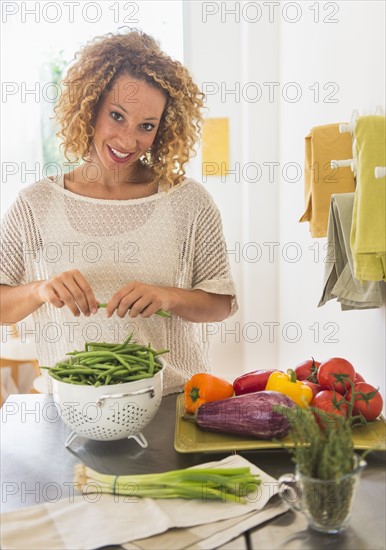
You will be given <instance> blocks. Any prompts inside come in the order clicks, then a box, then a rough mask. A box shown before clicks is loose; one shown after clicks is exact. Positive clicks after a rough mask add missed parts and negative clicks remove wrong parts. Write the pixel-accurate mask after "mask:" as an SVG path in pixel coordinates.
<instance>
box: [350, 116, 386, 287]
mask: <svg viewBox="0 0 386 550" xmlns="http://www.w3.org/2000/svg"><path fill="white" fill-rule="evenodd" d="M355 139H356V151H357V188H356V192H355V200H354V211H353V220H352V227H351V237H350V241H351V250H352V254H353V261H354V274H355V277H356V278H357V279H359V280H360V281H381V280H385V279H386V178H385V177H383V178H379V179H376V178H375V175H374V168H375V167H376V166H386V117H384V116H377V115H373V116H363V117H359V118H358V120H357V123H356V126H355Z"/></svg>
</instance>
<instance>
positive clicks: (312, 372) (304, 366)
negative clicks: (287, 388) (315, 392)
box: [294, 357, 320, 384]
mask: <svg viewBox="0 0 386 550" xmlns="http://www.w3.org/2000/svg"><path fill="white" fill-rule="evenodd" d="M319 365H320V363H319V361H315V359H314V358H313V357H312V358H311V359H307V361H303V363H299V365H298V366H297V367H295V368H294V371H295V373H296V378H297V379H298V380H309V381H310V382H314V383H315V384H316V382H317V381H318V380H317V371H318V368H319Z"/></svg>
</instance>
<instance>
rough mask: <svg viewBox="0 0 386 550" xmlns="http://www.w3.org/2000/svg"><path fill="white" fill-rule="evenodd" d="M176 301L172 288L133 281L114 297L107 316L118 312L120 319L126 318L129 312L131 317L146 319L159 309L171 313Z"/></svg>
mask: <svg viewBox="0 0 386 550" xmlns="http://www.w3.org/2000/svg"><path fill="white" fill-rule="evenodd" d="M176 301H177V299H176V296H175V295H174V294H173V289H172V288H164V287H160V286H154V285H148V284H146V283H140V282H137V281H133V282H131V283H128V284H127V285H125V286H124V287H122V288H121V289H120V290H118V292H116V293H115V294H114V295H113V296H112V298H111V300H110V301H109V302H108V304H107V307H106V314H107V317H111V316H112V315H113V313H114V312H115V311H116V312H117V315H118V317H125V315H126V314H127V312H129V316H130V317H137V316H138V315H140V316H141V317H143V318H145V319H146V318H148V317H150V316H151V315H154V314H155V313H156V312H157V311H158V310H159V309H163V310H165V311H171V309H172V308H173V307H174V306H175V304H176Z"/></svg>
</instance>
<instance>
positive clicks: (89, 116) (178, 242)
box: [0, 30, 237, 393]
mask: <svg viewBox="0 0 386 550" xmlns="http://www.w3.org/2000/svg"><path fill="white" fill-rule="evenodd" d="M63 84H64V91H63V94H62V95H61V97H60V100H59V102H58V104H57V106H56V115H57V119H58V122H59V125H60V128H61V130H60V132H59V135H60V136H61V138H62V140H63V143H62V146H63V148H64V153H65V155H66V158H67V160H71V155H72V157H73V158H75V160H78V159H82V160H83V161H84V162H83V163H82V164H80V163H77V165H76V167H75V168H74V169H73V170H70V171H69V172H68V173H67V174H65V175H61V176H57V177H54V178H46V179H43V180H40V181H39V182H36V183H34V184H32V185H30V186H28V187H27V188H25V189H24V190H23V191H22V192H21V193H20V194H19V197H18V199H17V200H16V202H15V204H14V205H13V206H12V207H11V208H10V210H9V211H8V213H7V215H6V217H5V220H4V222H3V231H4V233H3V241H4V245H5V246H4V250H3V256H2V261H1V280H0V282H1V285H0V292H1V294H0V298H1V307H0V315H1V323H2V324H10V323H16V322H18V321H20V320H22V319H24V318H25V317H27V316H28V315H30V314H32V316H33V320H34V322H35V326H34V330H35V338H36V345H37V349H38V356H39V357H38V358H39V363H40V364H41V365H49V366H51V365H53V364H54V363H55V362H56V361H58V360H59V359H61V358H62V357H63V356H64V355H65V354H66V353H67V352H68V351H71V350H73V349H81V348H83V346H84V342H85V341H117V342H118V341H123V340H124V338H125V337H126V336H127V334H128V332H134V337H135V338H136V339H137V340H138V341H140V342H141V343H148V342H150V343H151V345H152V346H153V347H155V348H165V347H166V348H167V349H169V350H170V353H169V354H167V355H164V358H165V361H166V363H167V368H166V369H165V377H164V385H165V393H172V392H174V391H179V390H180V389H181V387H182V385H183V384H184V382H185V381H186V380H187V379H188V378H189V377H190V376H191V375H192V374H194V373H195V372H201V371H208V370H210V362H209V358H208V354H207V351H208V350H207V347H208V342H207V338H206V335H205V325H204V324H203V323H205V322H215V321H222V320H223V319H225V318H227V317H228V316H230V315H232V314H233V313H234V312H235V311H236V309H237V305H236V298H235V288H234V283H233V281H232V277H231V274H230V271H229V265H228V260H227V255H226V247H225V242H224V238H223V234H222V227H221V219H220V215H219V212H218V210H217V208H216V206H215V205H214V203H213V200H212V199H211V197H210V195H209V194H208V193H207V192H206V190H205V189H204V188H203V186H202V185H201V184H199V183H197V182H195V181H193V180H191V179H189V178H187V177H185V170H184V165H185V164H186V162H187V161H188V160H189V157H190V156H191V154H192V151H193V146H194V144H195V142H196V141H197V138H198V137H199V133H200V128H201V123H202V117H201V114H200V108H201V107H202V105H203V94H202V93H201V92H200V91H199V89H198V87H197V86H196V85H195V84H194V83H193V81H192V78H191V76H190V75H189V73H188V71H187V69H186V68H185V67H183V66H182V65H181V64H180V63H179V62H177V61H174V60H172V59H171V58H170V57H168V56H167V55H166V54H164V53H163V52H162V51H161V50H160V48H159V46H158V44H157V43H156V42H155V40H154V39H153V38H151V37H150V36H148V35H146V34H145V33H142V32H141V31H137V30H131V31H130V32H129V33H127V34H124V35H122V34H117V35H113V34H109V35H106V36H103V37H97V38H96V39H95V40H94V41H92V42H91V43H89V44H88V45H86V46H85V47H84V48H83V49H82V51H81V52H80V55H79V54H78V56H77V58H76V60H75V62H74V64H73V65H72V66H71V67H70V69H69V70H68V73H67V76H66V78H65V80H64V82H63ZM103 302H105V303H107V307H106V309H105V310H103V309H101V308H98V305H99V304H100V303H103ZM160 309H163V310H166V311H168V312H170V314H171V317H170V318H163V317H160V316H159V315H155V313H156V312H157V311H158V310H160Z"/></svg>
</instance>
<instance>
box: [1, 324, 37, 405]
mask: <svg viewBox="0 0 386 550" xmlns="http://www.w3.org/2000/svg"><path fill="white" fill-rule="evenodd" d="M13 327H14V330H13V332H12V333H11V334H10V338H8V339H7V341H6V342H2V343H1V348H0V379H1V386H0V406H2V404H3V400H4V397H3V395H2V387H3V381H4V379H5V377H4V376H3V374H2V371H3V369H4V368H6V367H8V368H10V370H11V376H12V380H13V382H14V384H15V385H16V386H17V387H19V385H20V382H21V378H22V377H21V376H20V374H21V370H22V369H32V374H31V373H30V378H34V377H35V378H36V377H38V376H39V375H40V369H39V365H38V360H37V358H36V352H35V349H34V348H35V346H34V345H33V344H31V343H26V342H22V341H21V339H20V336H19V333H18V330H17V326H16V325H13ZM25 391H27V392H30V393H34V392H35V390H34V389H33V386H32V382H31V385H30V387H27V388H23V392H25Z"/></svg>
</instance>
